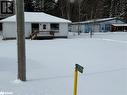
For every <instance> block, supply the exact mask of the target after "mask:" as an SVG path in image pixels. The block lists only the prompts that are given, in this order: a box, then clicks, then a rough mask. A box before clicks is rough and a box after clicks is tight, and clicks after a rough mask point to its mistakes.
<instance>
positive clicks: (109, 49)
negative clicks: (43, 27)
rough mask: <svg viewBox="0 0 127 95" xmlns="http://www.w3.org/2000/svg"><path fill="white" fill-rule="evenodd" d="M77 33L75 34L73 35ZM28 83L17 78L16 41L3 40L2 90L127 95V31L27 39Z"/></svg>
mask: <svg viewBox="0 0 127 95" xmlns="http://www.w3.org/2000/svg"><path fill="white" fill-rule="evenodd" d="M74 35H75V36H74ZM26 58H27V60H26V63H27V82H21V81H18V80H16V77H17V76H16V75H17V47H16V40H7V41H2V40H1V41H0V91H5V92H9V91H10V92H13V95H73V77H74V76H73V75H74V65H75V64H81V65H82V66H84V73H83V74H79V78H78V79H79V80H78V95H127V33H96V34H94V35H93V38H89V35H88V34H81V35H80V36H78V35H77V34H71V35H70V36H69V38H68V39H54V40H26Z"/></svg>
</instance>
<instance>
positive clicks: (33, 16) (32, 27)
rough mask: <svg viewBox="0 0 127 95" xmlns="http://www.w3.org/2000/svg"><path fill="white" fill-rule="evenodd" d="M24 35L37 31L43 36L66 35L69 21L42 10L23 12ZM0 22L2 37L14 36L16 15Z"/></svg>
mask: <svg viewBox="0 0 127 95" xmlns="http://www.w3.org/2000/svg"><path fill="white" fill-rule="evenodd" d="M24 15H25V37H26V38H29V37H30V36H31V34H33V33H37V32H39V33H38V34H36V35H38V36H39V35H41V36H43V37H50V36H52V35H53V37H55V38H56V37H67V36H68V24H69V23H71V21H69V20H66V19H62V18H58V17H55V16H52V15H49V14H46V13H43V12H25V13H24ZM0 23H2V27H3V28H2V34H3V39H9V38H16V37H17V32H16V31H17V29H16V15H14V16H11V17H8V18H6V19H3V20H1V21H0Z"/></svg>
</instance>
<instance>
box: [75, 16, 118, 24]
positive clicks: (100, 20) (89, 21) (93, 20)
mask: <svg viewBox="0 0 127 95" xmlns="http://www.w3.org/2000/svg"><path fill="white" fill-rule="evenodd" d="M114 19H116V17H113V18H103V19H92V20H87V21H82V22H73V24H79V23H80V24H84V23H93V22H103V21H109V20H114Z"/></svg>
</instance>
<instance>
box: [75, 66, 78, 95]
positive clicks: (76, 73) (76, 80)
mask: <svg viewBox="0 0 127 95" xmlns="http://www.w3.org/2000/svg"><path fill="white" fill-rule="evenodd" d="M77 82H78V70H77V68H76V67H75V73H74V95H77Z"/></svg>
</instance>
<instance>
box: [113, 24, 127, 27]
mask: <svg viewBox="0 0 127 95" xmlns="http://www.w3.org/2000/svg"><path fill="white" fill-rule="evenodd" d="M112 25H113V26H118V27H119V26H127V24H112Z"/></svg>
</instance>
